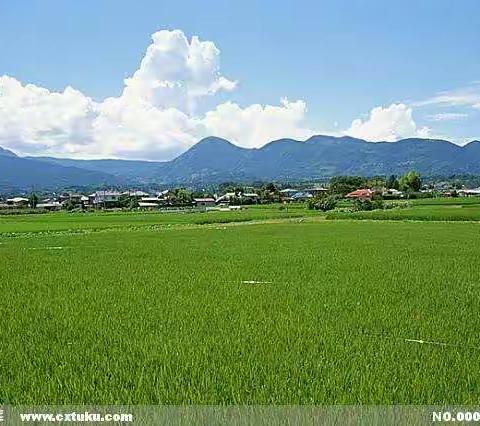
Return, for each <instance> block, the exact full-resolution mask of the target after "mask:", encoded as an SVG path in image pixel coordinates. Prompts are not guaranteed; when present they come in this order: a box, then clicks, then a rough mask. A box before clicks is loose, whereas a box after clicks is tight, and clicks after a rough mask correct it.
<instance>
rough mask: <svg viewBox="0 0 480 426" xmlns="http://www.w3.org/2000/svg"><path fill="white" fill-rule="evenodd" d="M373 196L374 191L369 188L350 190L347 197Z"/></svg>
mask: <svg viewBox="0 0 480 426" xmlns="http://www.w3.org/2000/svg"><path fill="white" fill-rule="evenodd" d="M372 196H373V191H372V190H371V189H369V188H361V189H356V190H355V191H352V192H350V193H349V194H347V195H346V196H345V197H347V198H370V197H372Z"/></svg>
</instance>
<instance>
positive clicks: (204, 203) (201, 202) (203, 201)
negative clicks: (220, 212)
mask: <svg viewBox="0 0 480 426" xmlns="http://www.w3.org/2000/svg"><path fill="white" fill-rule="evenodd" d="M193 204H194V205H195V207H197V208H200V209H206V208H207V207H215V199H214V198H194V199H193Z"/></svg>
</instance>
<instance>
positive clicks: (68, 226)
mask: <svg viewBox="0 0 480 426" xmlns="http://www.w3.org/2000/svg"><path fill="white" fill-rule="evenodd" d="M312 215H315V216H318V213H316V212H313V211H311V210H308V209H306V207H305V206H304V205H303V204H297V205H295V204H292V205H290V206H288V207H287V208H285V207H283V206H280V205H265V206H261V205H259V206H246V207H245V208H244V209H243V210H239V211H229V212H225V211H207V212H198V211H185V212H168V211H167V212H158V211H152V212H141V211H140V212H139V211H133V212H122V211H118V212H92V213H68V212H52V213H45V214H38V215H28V214H25V215H3V216H2V215H0V235H2V234H6V235H9V234H11V233H25V232H31V233H36V232H43V233H45V232H62V231H69V232H75V231H78V232H82V231H98V230H104V229H124V230H129V229H132V228H133V229H139V228H148V227H162V226H169V225H170V226H171V225H186V224H193V225H202V224H209V223H229V222H248V221H256V220H257V221H258V220H268V219H288V218H300V217H305V216H312Z"/></svg>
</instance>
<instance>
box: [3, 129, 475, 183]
mask: <svg viewBox="0 0 480 426" xmlns="http://www.w3.org/2000/svg"><path fill="white" fill-rule="evenodd" d="M408 170H417V171H418V172H420V173H421V174H422V175H423V176H431V175H452V174H478V175H480V141H473V142H470V143H469V144H467V145H465V146H459V145H456V144H454V143H451V142H448V141H445V140H435V139H413V138H411V139H403V140H400V141H398V142H395V143H391V142H376V143H372V142H366V141H364V140H362V139H356V138H352V137H348V136H344V137H333V136H323V135H318V136H313V137H311V138H310V139H308V140H306V141H297V140H293V139H280V140H277V141H273V142H270V143H268V144H266V145H265V146H263V147H262V148H258V149H246V148H240V147H238V146H236V145H234V144H232V143H231V142H229V141H227V140H225V139H221V138H217V137H208V138H205V139H202V140H201V141H200V142H198V143H197V144H196V145H194V146H193V147H192V148H190V149H189V150H188V151H186V152H185V153H183V154H181V155H180V156H178V157H177V158H175V159H174V160H172V161H168V162H154V161H130V160H72V159H59V158H50V157H25V158H22V157H17V156H15V154H13V153H12V152H10V151H7V150H0V185H2V184H3V185H6V184H11V185H12V184H14V183H15V184H17V185H23V186H31V185H45V186H52V185H57V186H60V185H64V186H71V185H81V184H90V185H92V184H93V185H95V184H102V183H107V184H110V185H114V184H118V183H125V184H130V185H133V184H148V183H157V184H165V185H174V184H177V185H178V184H186V185H201V184H207V183H219V182H225V181H232V180H242V181H246V180H300V179H320V178H328V177H331V176H335V175H345V174H351V175H364V176H372V175H389V174H401V173H405V172H406V171H408Z"/></svg>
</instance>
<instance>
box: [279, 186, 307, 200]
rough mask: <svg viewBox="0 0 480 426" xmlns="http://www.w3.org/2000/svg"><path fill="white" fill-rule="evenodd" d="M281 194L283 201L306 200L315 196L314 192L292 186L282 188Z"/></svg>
mask: <svg viewBox="0 0 480 426" xmlns="http://www.w3.org/2000/svg"><path fill="white" fill-rule="evenodd" d="M280 196H281V199H282V201H305V200H308V199H309V198H313V194H311V193H310V192H309V191H307V190H300V189H292V188H287V189H282V190H281V191H280Z"/></svg>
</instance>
